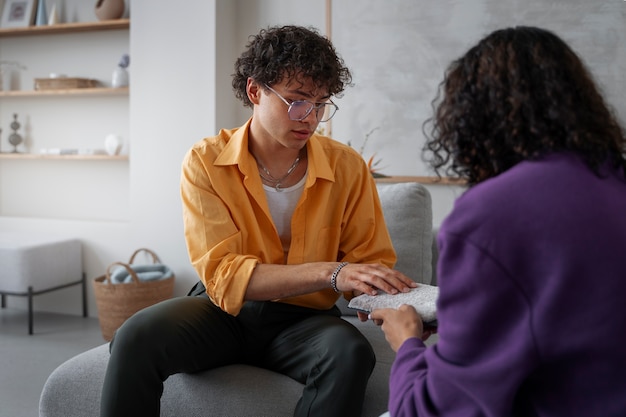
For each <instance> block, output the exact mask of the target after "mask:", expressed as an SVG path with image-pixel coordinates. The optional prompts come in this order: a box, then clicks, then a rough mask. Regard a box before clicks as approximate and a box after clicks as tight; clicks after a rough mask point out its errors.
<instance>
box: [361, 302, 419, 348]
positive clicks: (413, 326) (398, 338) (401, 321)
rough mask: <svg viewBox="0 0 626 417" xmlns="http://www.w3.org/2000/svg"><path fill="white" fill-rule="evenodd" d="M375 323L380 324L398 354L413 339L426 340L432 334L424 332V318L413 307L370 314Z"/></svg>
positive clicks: (383, 310) (405, 306) (389, 309)
mask: <svg viewBox="0 0 626 417" xmlns="http://www.w3.org/2000/svg"><path fill="white" fill-rule="evenodd" d="M369 317H370V318H371V319H372V320H374V323H376V324H380V325H381V329H382V330H383V332H384V333H385V339H387V342H388V343H389V345H390V346H391V348H392V349H393V350H394V351H395V352H397V351H398V349H400V346H402V344H403V343H404V342H405V341H406V340H407V339H410V338H412V337H417V338H419V339H422V340H426V339H427V338H428V337H429V336H430V334H431V333H430V332H424V324H423V323H422V318H421V317H420V315H419V314H418V313H417V311H416V310H415V308H414V307H413V306H409V305H406V304H404V305H401V306H400V308H398V309H397V310H395V309H393V308H380V309H377V310H374V311H372V312H371V313H370V315H369Z"/></svg>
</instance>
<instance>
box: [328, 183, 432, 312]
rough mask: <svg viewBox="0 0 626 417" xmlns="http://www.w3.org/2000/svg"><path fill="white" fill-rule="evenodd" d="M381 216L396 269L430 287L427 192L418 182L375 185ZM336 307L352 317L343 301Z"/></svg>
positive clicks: (340, 300) (429, 206) (430, 238)
mask: <svg viewBox="0 0 626 417" xmlns="http://www.w3.org/2000/svg"><path fill="white" fill-rule="evenodd" d="M376 188H377V189H378V196H379V197H380V202H381V205H382V207H383V215H384V217H385V223H386V224H387V230H388V231H389V235H390V236H391V242H392V244H393V247H394V249H395V250H396V254H397V255H398V260H397V262H396V265H395V269H397V270H398V271H400V272H402V273H404V274H405V275H407V276H408V277H409V278H411V279H413V280H414V281H416V282H418V283H422V284H431V280H432V275H433V267H432V256H433V255H432V228H433V218H432V202H431V198H430V193H429V192H428V190H427V189H426V187H424V186H423V185H421V184H419V183H417V182H399V183H388V182H384V183H383V182H379V183H377V184H376ZM337 305H338V306H339V308H340V309H341V311H342V312H343V313H344V314H348V315H355V314H356V312H355V310H352V309H349V308H347V302H346V301H345V300H344V299H343V297H342V298H340V299H339V301H338V302H337Z"/></svg>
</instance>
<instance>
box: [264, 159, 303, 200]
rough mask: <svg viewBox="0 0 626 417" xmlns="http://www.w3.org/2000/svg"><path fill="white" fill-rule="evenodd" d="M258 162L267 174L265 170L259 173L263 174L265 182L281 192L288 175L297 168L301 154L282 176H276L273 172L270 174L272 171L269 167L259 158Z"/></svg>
mask: <svg viewBox="0 0 626 417" xmlns="http://www.w3.org/2000/svg"><path fill="white" fill-rule="evenodd" d="M255 159H256V158H255ZM256 163H257V165H258V166H259V168H261V170H262V171H263V172H264V173H265V175H263V172H261V171H259V175H260V176H261V178H262V179H264V180H265V182H269V183H270V184H271V186H272V187H274V188H275V189H276V191H279V192H280V191H282V190H283V189H282V188H281V184H282V183H283V181H285V180H286V179H287V177H289V176H290V175H291V173H292V172H293V171H294V170H295V169H296V167H297V166H298V164H299V163H300V156H298V157H297V158H296V160H295V161H293V164H291V166H290V167H289V169H288V170H287V173H286V174H285V175H283V176H282V177H281V178H276V177H274V176H273V175H272V174H270V171H269V170H268V169H267V168H265V166H263V164H262V163H261V162H260V161H259V160H258V159H256ZM266 175H267V176H266Z"/></svg>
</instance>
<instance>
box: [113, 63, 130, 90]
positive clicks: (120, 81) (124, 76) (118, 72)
mask: <svg viewBox="0 0 626 417" xmlns="http://www.w3.org/2000/svg"><path fill="white" fill-rule="evenodd" d="M127 85H128V71H126V68H122V67H117V68H115V70H113V77H112V78H111V86H112V87H113V88H119V87H126V86H127Z"/></svg>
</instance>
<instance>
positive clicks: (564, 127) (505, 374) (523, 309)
mask: <svg viewBox="0 0 626 417" xmlns="http://www.w3.org/2000/svg"><path fill="white" fill-rule="evenodd" d="M439 97H440V100H435V102H434V107H435V112H434V117H433V118H432V119H431V120H430V121H428V123H427V124H426V126H428V127H429V130H428V132H429V133H428V135H429V141H428V143H427V145H426V147H425V150H426V154H427V155H431V157H432V164H433V165H434V167H435V168H436V169H438V170H443V169H445V170H446V172H448V173H453V174H456V175H458V176H459V177H461V178H464V179H465V180H467V182H468V184H469V188H468V190H466V192H465V193H464V194H463V195H462V196H461V197H460V198H459V199H458V200H457V202H456V203H455V207H454V209H453V211H452V213H451V214H450V215H449V216H448V218H446V220H445V221H444V223H443V225H442V227H441V230H440V232H439V235H438V244H439V248H440V258H439V263H438V282H439V285H440V296H439V300H438V323H439V328H438V336H439V339H438V341H437V343H436V344H435V345H434V346H432V347H429V348H426V347H425V345H424V343H423V342H422V340H421V339H422V338H424V337H425V335H426V334H425V333H423V325H422V321H421V319H420V317H419V316H418V315H417V313H416V311H415V309H413V308H411V307H408V306H402V307H401V308H400V309H398V310H391V309H387V310H382V309H381V310H377V311H374V312H372V314H371V316H372V318H373V319H374V320H376V321H377V322H378V323H381V322H382V329H383V331H384V332H385V334H386V337H387V340H388V341H389V343H390V344H391V346H392V347H393V348H394V350H396V351H397V357H396V360H395V363H394V365H393V368H392V373H391V380H390V391H391V392H390V401H389V406H390V411H391V415H392V416H393V417H403V416H463V417H465V416H497V417H502V416H541V417H552V416H554V417H557V416H558V417H561V416H568V417H577V416H580V417H583V416H584V417H588V416H603V417H617V416H624V415H626V395H624V393H626V378H625V377H624V369H625V367H626V349H624V345H626V303H624V294H626V279H625V273H626V256H624V254H623V251H624V248H626V216H625V215H624V213H626V180H625V172H624V171H625V168H626V161H625V158H624V150H625V146H624V145H625V140H624V134H623V130H622V128H621V127H620V126H619V124H618V122H617V120H616V118H615V116H614V115H613V114H612V112H611V110H610V109H609V108H608V106H607V105H606V104H605V102H604V100H603V99H602V97H601V94H600V93H599V91H598V88H597V87H596V86H595V84H594V81H593V80H592V77H591V75H590V74H589V72H588V71H587V70H586V69H585V66H584V64H583V63H582V62H581V60H580V59H579V58H578V56H577V55H576V54H575V53H574V52H573V51H572V49H570V47H569V46H568V45H567V44H566V43H565V42H563V41H562V40H561V39H560V38H559V37H557V36H556V35H555V34H553V33H551V32H549V31H546V30H543V29H539V28H533V27H517V28H510V29H503V30H498V31H495V32H493V33H492V34H490V35H488V36H487V37H485V38H484V39H483V40H481V41H480V42H479V43H478V44H477V45H476V46H474V47H473V48H471V49H470V50H469V51H468V52H467V53H466V54H465V55H463V56H462V57H461V58H460V59H458V60H456V61H455V62H453V63H452V65H451V67H450V68H449V70H448V71H447V73H446V76H445V79H444V81H443V83H442V84H441V90H440V95H439Z"/></svg>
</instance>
